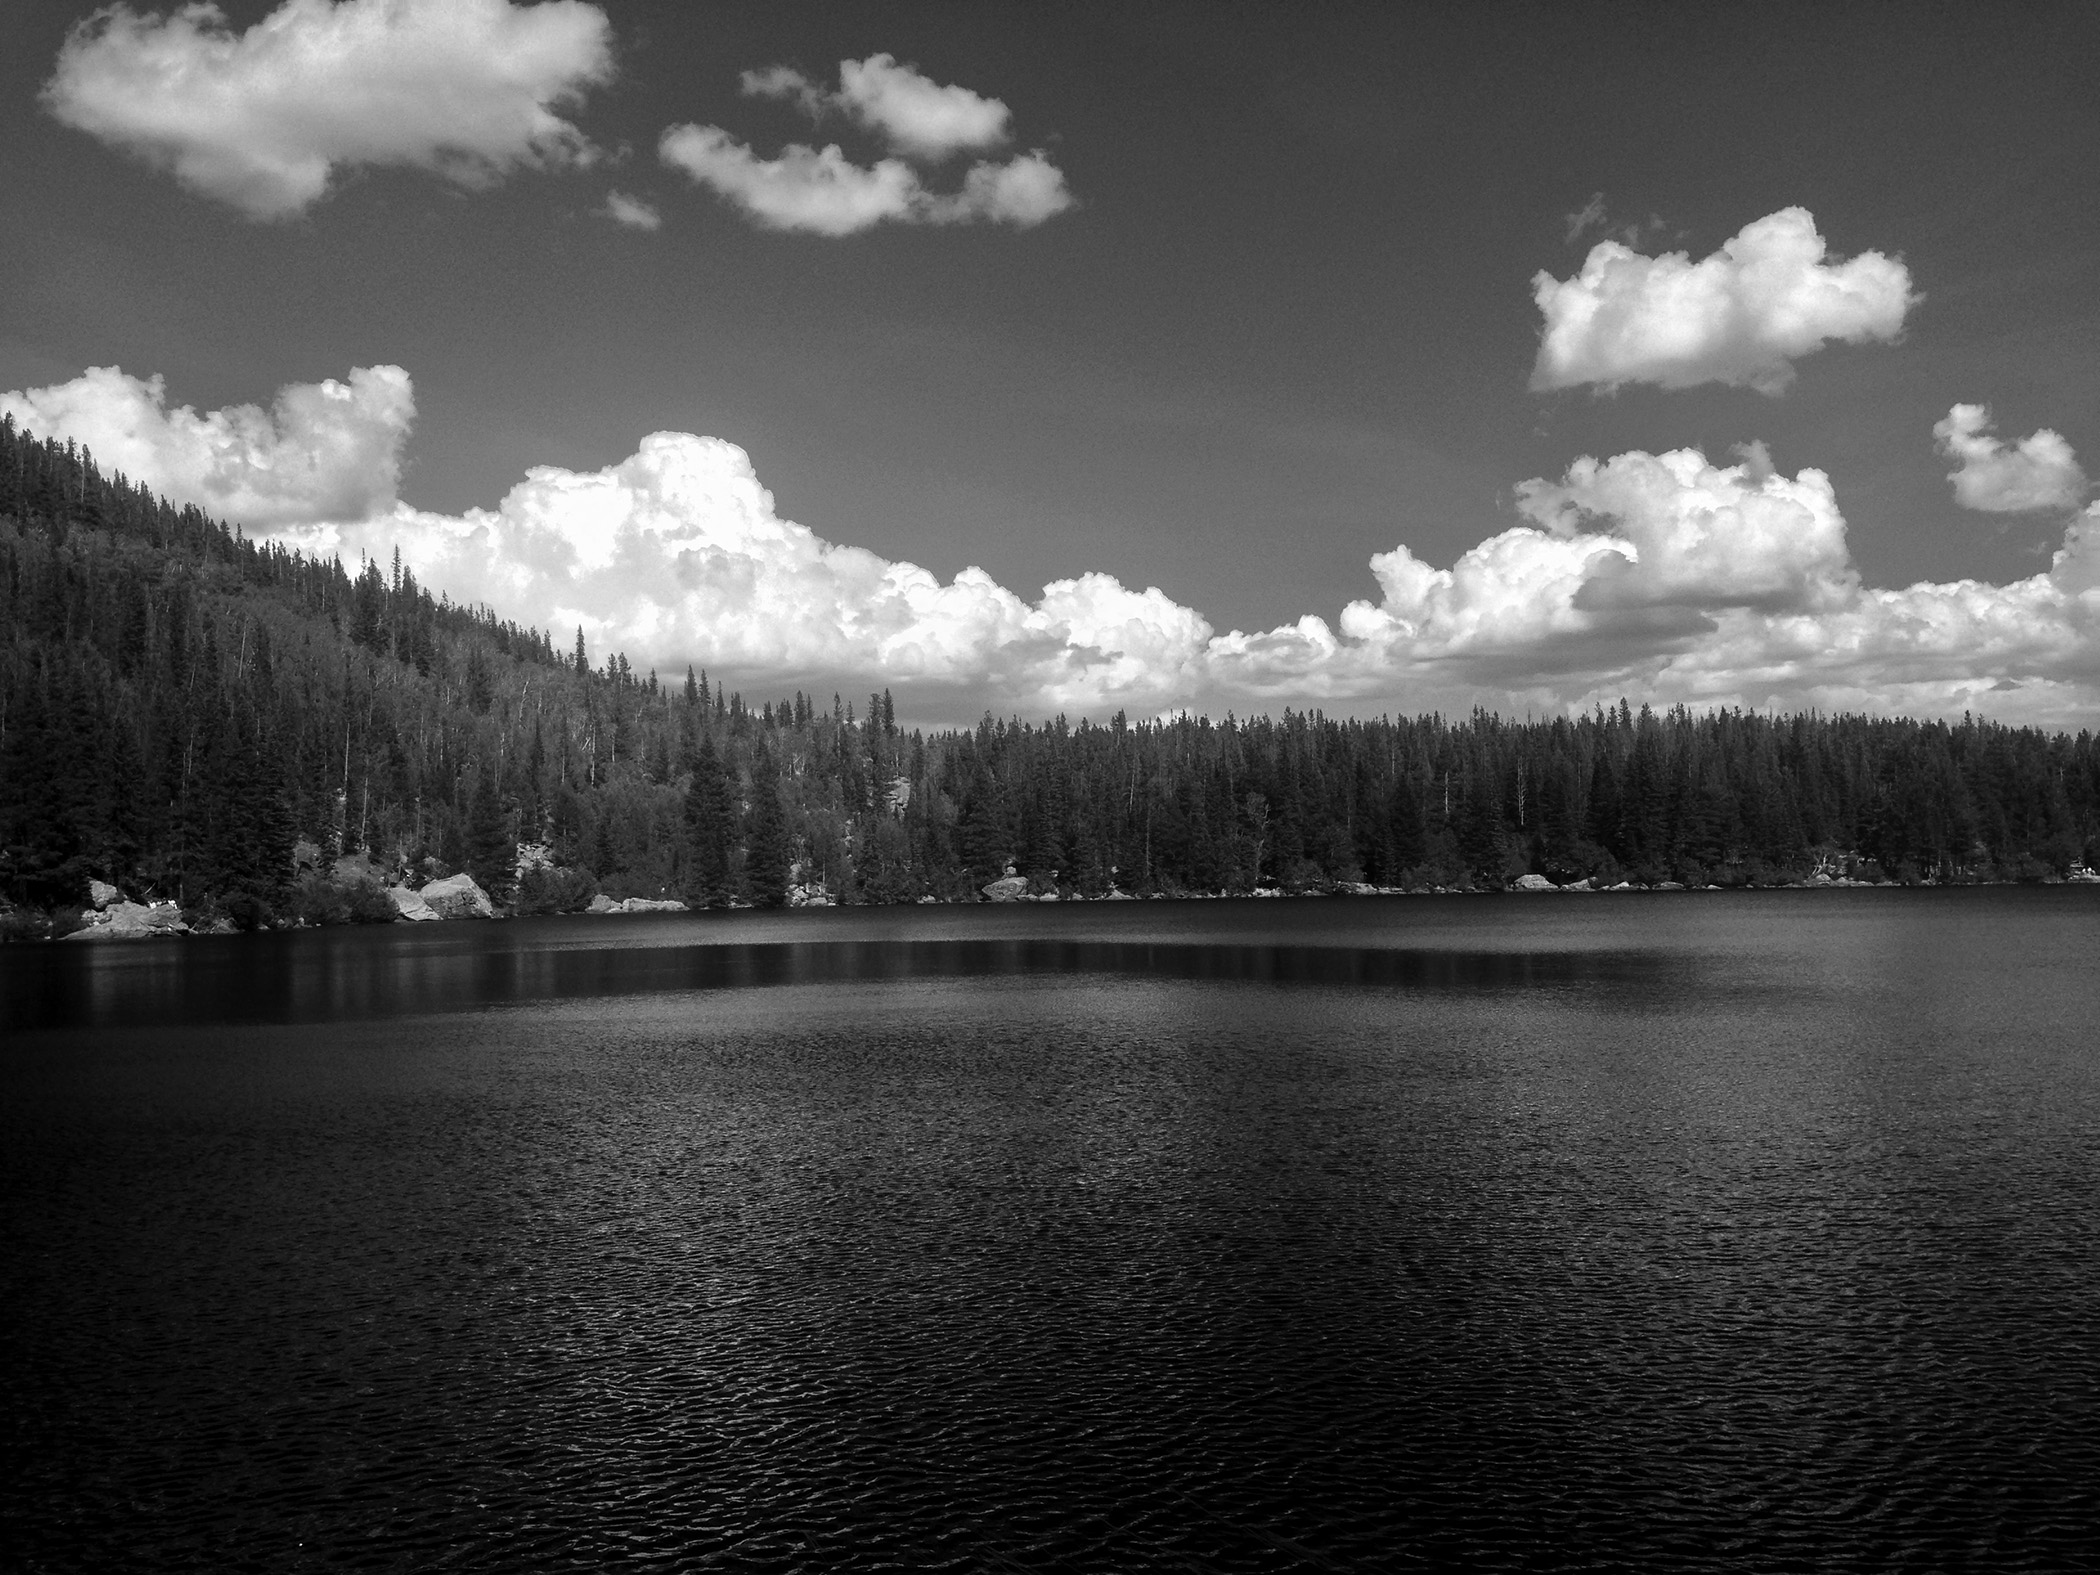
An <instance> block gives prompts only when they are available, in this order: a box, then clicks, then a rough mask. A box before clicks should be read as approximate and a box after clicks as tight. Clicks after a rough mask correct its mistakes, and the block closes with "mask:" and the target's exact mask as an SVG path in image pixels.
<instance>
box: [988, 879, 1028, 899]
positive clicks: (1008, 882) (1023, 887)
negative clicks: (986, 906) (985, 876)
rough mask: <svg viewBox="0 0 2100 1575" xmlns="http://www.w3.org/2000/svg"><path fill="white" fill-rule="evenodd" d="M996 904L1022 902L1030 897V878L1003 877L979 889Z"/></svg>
mask: <svg viewBox="0 0 2100 1575" xmlns="http://www.w3.org/2000/svg"><path fill="white" fill-rule="evenodd" d="M979 889H980V890H981V891H982V892H983V893H984V894H985V895H986V896H987V897H989V898H991V899H992V901H994V902H1022V901H1025V900H1026V899H1027V896H1028V877H1027V876H1025V875H1002V876H1000V877H999V879H997V880H995V881H990V882H987V883H986V884H985V885H984V886H982V887H980V888H979Z"/></svg>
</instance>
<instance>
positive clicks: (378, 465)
mask: <svg viewBox="0 0 2100 1575" xmlns="http://www.w3.org/2000/svg"><path fill="white" fill-rule="evenodd" d="M0 409H4V410H6V411H7V413H9V414H11V415H12V416H14V418H15V419H16V421H17V422H19V423H21V424H22V425H24V426H27V427H29V428H30V429H31V430H33V431H37V432H39V433H40V434H48V435H57V436H61V437H65V436H72V437H76V438H77V439H78V440H79V441H82V442H85V443H88V444H89V445H90V446H91V447H92V448H93V449H94V450H95V453H96V456H97V458H98V459H99V460H100V461H101V462H102V463H103V464H105V465H114V466H117V467H119V468H123V469H125V470H126V471H128V472H129V473H131V474H132V475H133V476H134V477H135V478H137V479H140V480H143V481H145V482H147V483H149V484H150V485H153V486H156V487H159V488H161V489H163V490H165V491H167V492H169V493H170V494H172V495H174V496H176V497H178V498H181V499H183V500H186V501H195V502H197V503H199V504H200V505H201V506H203V507H206V508H208V509H210V510H212V511H213V512H215V513H221V514H224V515H226V516H229V517H233V518H241V519H245V520H247V521H249V522H251V523H256V524H273V525H274V531H275V534H276V535H277V537H278V538H279V539H281V540H283V541H285V542H287V543H288V544H290V545H295V546H300V547H303V548H306V549H309V550H314V551H319V552H322V553H328V552H339V553H341V554H343V555H344V556H345V557H346V558H348V559H353V560H354V558H355V557H356V555H357V554H358V553H359V552H360V551H362V552H365V553H369V554H371V555H372V556H374V557H378V558H384V557H386V556H387V555H388V554H389V553H390V552H391V551H392V550H393V548H395V547H396V546H398V547H399V548H400V549H401V551H402V553H403V555H404V557H405V558H406V559H407V560H408V561H409V562H410V563H411V564H412V565H413V566H414V568H415V570H416V572H417V575H418V576H419V578H421V579H423V580H424V582H425V583H426V584H429V585H430V586H432V587H433V589H441V590H444V591H447V592H449V593H450V594H451V595H452V596H453V597H454V598H455V599H457V600H461V601H476V602H486V603H487V604H489V605H490V606H493V607H495V608H498V609H500V610H501V611H502V612H503V613H504V614H505V615H506V616H509V617H515V618H518V619H520V620H522V621H525V622H529V623H535V624H538V625H540V626H542V627H545V628H549V629H552V630H554V631H557V632H558V633H560V634H563V635H566V633H567V631H569V630H571V629H573V628H575V627H577V626H579V625H580V626H581V627H582V628H583V629H584V631H585V634H586V636H587V638H588V640H589V642H590V644H591V647H592V649H593V650H595V651H599V652H605V651H610V650H623V651H625V652H626V653H627V654H628V656H629V658H630V659H631V660H634V661H636V662H638V663H640V664H642V665H645V666H649V665H653V666H656V667H658V668H662V669H666V670H671V671H675V670H677V669H678V668H679V667H682V666H683V665H684V664H685V663H686V662H694V663H697V664H700V665H703V666H705V667H707V668H709V669H711V670H712V671H713V672H715V673H716V674H718V675H721V676H725V677H729V678H731V679H732V680H733V681H735V682H737V683H739V684H741V685H743V686H744V687H746V688H748V689H752V690H756V691H760V692H764V691H768V690H779V689H784V688H788V687H807V686H810V685H812V684H816V685H820V686H830V687H838V688H842V689H858V688H860V687H863V686H869V687H874V686H882V685H888V686H892V687H894V688H896V689H897V690H898V693H899V696H900V699H901V700H904V701H905V702H906V703H907V708H908V709H909V711H910V713H911V714H912V715H914V716H917V717H920V718H924V719H941V720H948V721H968V720H970V719H973V718H974V717H976V716H977V715H979V714H981V712H982V711H983V710H984V709H986V708H988V707H989V708H993V709H997V710H999V711H1002V712H1018V713H1021V714H1026V715H1048V714H1051V713H1053V712H1058V711H1062V712H1065V713H1067V714H1069V715H1073V716H1079V715H1093V716H1105V715H1107V714H1109V713H1111V712H1113V711H1116V710H1118V709H1123V710H1128V711H1130V712H1131V713H1133V714H1137V715H1144V714H1148V713H1157V712H1162V711H1169V710H1173V709H1177V708H1181V707H1188V708H1192V709H1197V710H1207V711H1210V712H1212V713H1219V712H1223V711H1224V710H1226V709H1228V708H1233V709H1239V710H1242V711H1244V710H1248V709H1258V708H1264V707H1269V708H1273V707H1275V706H1278V705H1292V706H1309V705H1319V706H1323V707H1326V708H1328V709H1330V710H1335V711H1346V712H1355V713H1375V712H1379V711H1393V712H1408V713H1411V712H1415V711H1422V710H1429V709H1433V708H1441V709H1445V710H1459V711H1463V710H1465V709H1467V708H1469V707H1471V706H1473V705H1476V704H1479V705H1486V706H1489V707H1492V708H1496V709H1499V710H1502V711H1504V712H1511V711H1523V710H1525V709H1527V708H1529V709H1534V710H1546V711H1553V710H1560V709H1567V708H1576V709H1586V708H1587V707H1588V706H1589V705H1591V704H1593V703H1596V702H1599V701H1603V702H1615V701H1616V700H1617V699H1618V698H1619V697H1620V696H1621V695H1625V696H1629V697H1632V698H1634V699H1636V700H1647V701H1652V702H1654V703H1657V704H1672V703H1676V702H1679V701H1682V702H1685V703H1687V704H1691V705H1695V706H1707V705H1725V706H1747V707H1757V708H1765V707H1780V708H1787V709H1794V708H1800V707H1806V706H1818V707H1822V708H1825V709H1854V710H1872V711H1880V712H1902V713H1909V714H1922V715H1959V714H1960V713H1961V712H1963V711H1965V710H1974V711H1976V712H1978V713H1979V714H1987V715H1993V716H1998V717H2002V718H2005V719H2007V720H2024V721H2033V722H2039V723H2043V724H2047V725H2054V726H2069V727H2091V726H2094V725H2096V723H2100V506H2095V507H2091V508H2088V509H2086V510H2085V511H2084V512H2083V513H2081V514H2079V515H2077V516H2076V517H2074V518H2073V519H2072V521H2071V522H2070V524H2069V525H2068V527H2067V528H2066V531H2065V534H2064V538H2063V542H2062V546H2061V548H2060V550H2059V551H2058V552H2057V553H2056V555H2055V558H2054V560H2053V561H2052V563H2051V565H2050V567H2049V568H2048V570H2047V571H2046V572H2043V573H2039V574H2035V575H2032V576H2029V577H2028V578H2026V579H2022V580H2017V581H2014V582H2012V583H2010V584H2003V585H1999V584H1991V583H1987V582H1984V581H1979V580H1957V581H1953V582H1949V583H1921V584H1916V585H1910V586H1906V587H1900V588H1881V587H1872V586H1868V585H1865V584H1863V583H1862V580H1861V577H1860V575H1859V572H1858V570H1857V568H1856V566H1855V565H1854V563H1853V561H1852V558H1851V554H1850V551H1849V548H1848V546H1847V542H1846V531H1845V521H1844V516H1843V514H1842V512H1841V510H1840V508H1839V503H1838V492H1837V488H1836V487H1835V486H1834V484H1833V483H1832V481H1831V478H1830V477H1828V476H1827V475H1825V474H1824V473H1822V472H1821V471H1818V470H1813V469H1803V470H1801V471H1799V472H1797V473H1796V474H1793V475H1788V474H1786V473H1785V472H1784V471H1783V470H1782V469H1781V468H1779V467H1778V466H1777V465H1775V464H1774V463H1773V461H1772V458H1771V456H1769V455H1768V454H1766V453H1765V451H1764V450H1763V449H1762V448H1761V447H1758V446H1757V445H1751V446H1750V447H1748V448H1747V449H1745V450H1742V451H1740V457H1739V458H1738V459H1737V461H1736V462H1734V463H1726V464H1724V463H1717V462H1715V461H1713V460H1710V459H1708V458H1707V457H1706V456H1705V455H1704V454H1702V453H1700V452H1698V451H1697V450H1693V449H1679V450H1674V451H1671V452H1667V453H1661V454H1650V453H1643V452H1639V451H1635V452H1629V453H1623V454H1618V455H1614V456H1611V457H1609V458H1606V459H1594V458H1584V459H1579V460H1577V461H1576V462H1575V463H1573V464H1572V465H1570V466H1569V467H1568V468H1567V470H1566V471H1565V472H1564V473H1563V474H1562V475H1560V476H1557V477H1540V478H1536V479H1533V480H1531V481H1527V482H1524V483H1522V484H1521V485H1519V486H1518V487H1517V488H1516V492H1515V498H1516V513H1517V519H1516V522H1515V523H1513V524H1512V525H1510V526H1509V528H1507V529H1505V530H1503V531H1500V532H1498V533H1497V534H1496V535H1494V536H1491V537H1490V538H1488V539H1487V540H1485V541H1482V542H1480V543H1478V544H1476V545H1475V546H1473V547H1471V548H1469V549H1468V550H1466V551H1465V552H1463V553H1461V554H1459V556H1458V557H1457V559H1456V561H1454V562H1453V563H1452V564H1451V565H1450V566H1449V567H1439V566H1437V565H1435V564H1433V563H1429V562H1426V561H1424V560H1423V559H1422V558H1420V557H1418V556H1417V555H1416V554H1415V553H1414V552H1413V551H1411V550H1410V549H1409V548H1408V547H1407V546H1406V545H1405V544H1404V543H1402V544H1399V545H1396V546H1394V547H1393V548H1392V549H1391V550H1390V551H1387V552H1381V553H1379V554H1377V555H1376V556H1374V557H1373V558H1372V559H1371V562H1370V570H1371V577H1372V581H1373V584H1374V586H1375V595H1371V596H1365V597H1363V598H1361V599H1358V600H1356V601H1352V602H1350V603H1349V604H1348V605H1347V606H1345V607H1344V608H1342V609H1341V611H1340V614H1339V617H1338V618H1336V619H1335V620H1333V621H1332V622H1330V621H1329V620H1328V619H1327V618H1325V617H1322V616H1320V615H1318V614H1312V613H1307V614H1304V615H1302V616H1299V617H1297V618H1295V619H1293V620H1291V621H1289V622H1285V623H1281V624H1278V625H1276V626H1275V627H1273V628H1269V629H1266V630H1256V631H1254V632H1247V631H1244V630H1239V629H1233V630H1228V631H1226V632H1223V633H1221V632H1219V631H1218V630H1217V629H1216V628H1215V627H1214V626H1213V624H1212V623H1211V622H1210V620H1208V619H1207V618H1205V617H1204V616H1203V615H1202V613H1200V612H1199V611H1197V610H1196V609H1194V608H1192V607H1188V606H1186V605H1183V604H1181V603H1179V602H1177V601H1176V600H1174V599H1173V598H1172V597H1171V596H1169V595H1168V594H1167V593H1166V592H1165V591H1163V590H1161V589H1158V588H1156V587H1148V588H1146V589H1144V590H1142V591H1140V590H1134V589H1132V588H1130V587H1128V586H1125V585H1123V584H1122V583H1120V582H1119V581H1118V580H1116V579H1115V578H1114V577H1113V576H1110V575H1106V574H1100V573H1079V574H1074V575H1072V576H1071V577H1069V578H1061V579H1058V580H1055V581H1053V582H1051V583H1050V584H1048V585H1046V586H1044V587H1043V588H1042V591H1041V593H1040V594H1039V595H1037V596H1035V597H1034V598H1033V599H1030V598H1028V597H1025V596H1023V595H1020V594H1017V593H1016V592H1014V591H1012V590H1010V589H1008V588H1007V587H1005V586H1003V585H1001V584H999V583H998V582H997V581H996V580H995V579H993V578H992V576H991V575H989V574H987V573H986V572H985V571H984V570H982V569H979V568H968V569H965V570H963V571H962V572H961V573H959V574H957V575H955V576H954V577H953V578H952V579H947V580H943V579H942V578H940V577H939V576H938V575H936V574H934V573H932V572H931V571H929V570H927V569H924V568H922V567H920V566H918V565H916V564H912V563H908V562H898V561H892V560H890V559H886V558H883V557H881V556H878V555H877V554H875V553H872V552H869V551H866V550H865V549H862V548H859V547H855V546H851V545H846V544H842V543H838V542H834V541H830V540H827V539H825V538H824V537H822V536H820V535H818V534H817V533H816V532H815V531H812V530H811V529H809V528H808V527H807V526H804V525H801V524H797V523H796V522H794V521H792V520H786V519H782V518H781V517H780V515H779V513H778V512H777V510H776V508H775V506H774V501H773V497H772V495H771V493H770V492H768V491H767V490H766V488H765V487H764V486H763V485H762V484H761V482H760V480H759V478H758V476H757V474H756V473H755V471H754V469H753V467H752V464H751V461H750V459H749V457H748V456H747V455H746V454H745V453H744V452H743V450H741V449H739V448H737V447H735V446H734V445H732V444H729V443H726V442H723V441H721V440H719V439H716V438H709V437H698V436H694V435H692V434H690V433H681V432H658V433H655V434H653V435H651V436H649V437H648V438H645V439H644V440H643V441H642V443H641V445H640V447H639V448H638V449H637V450H636V451H635V452H634V453H633V454H632V455H630V456H628V457H627V458H626V459H623V460H621V461H620V462H618V463H617V464H612V465H608V466H606V467H604V468H603V469H600V470H592V471H574V470H567V469H560V468H555V467H551V466H549V467H541V468H537V469H534V470H531V471H529V472H528V473H527V474H526V475H525V477H524V479H523V480H521V481H520V482H519V483H518V484H517V485H516V486H515V487H513V488H512V489H511V491H510V492H509V494H508V495H507V496H505V497H504V498H503V500H502V501H501V502H500V503H499V504H498V505H497V506H496V507H494V508H492V509H471V510H468V511H467V512H466V513H465V514H461V515H446V514H438V513H433V512H429V511H425V510H420V509H416V508H414V507H412V506H410V505H409V504H407V503H404V502H400V501H398V500H397V499H396V496H395V486H396V480H397V477H398V473H399V449H400V444H401V440H402V437H403V434H404V433H405V432H406V430H407V427H408V423H409V421H410V420H411V418H412V416H413V414H414V403H413V399H412V396H411V391H410V387H409V382H408V378H407V375H406V374H405V373H403V372H401V371H400V370H399V369H398V368H394V367H375V368H370V369H362V370H359V371H356V372H353V373H352V374H351V376H350V377H349V379H348V380H347V381H345V382H342V383H336V382H326V383H320V384H305V385H295V386H294V387H292V388H288V389H286V390H284V391H283V392H282V393H281V394H280V395H279V396H278V400H277V404H276V408H275V409H274V411H272V412H270V413H265V412H263V411H261V410H259V409H257V408H255V407H252V406H243V407H236V408H234V409H231V410H222V411H213V412H209V413H206V414H198V413H197V412H195V411H192V410H190V409H188V408H186V407H185V408H179V409H174V410H170V409H169V408H168V407H167V404H166V400H165V397H164V394H163V390H162V387H161V385H160V382H159V380H158V379H153V380H149V381H146V382H140V381H139V380H137V379H134V378H129V377H126V376H124V375H123V374H122V373H120V372H117V371H115V370H114V369H96V370H91V371H90V372H88V373H86V374H84V375H83V376H82V377H80V378H77V379H75V380H74V381H73V382H71V383H67V384H62V385H58V386H57V387H55V388H51V389H33V390H29V391H28V392H26V393H18V394H9V395H5V396H0Z"/></svg>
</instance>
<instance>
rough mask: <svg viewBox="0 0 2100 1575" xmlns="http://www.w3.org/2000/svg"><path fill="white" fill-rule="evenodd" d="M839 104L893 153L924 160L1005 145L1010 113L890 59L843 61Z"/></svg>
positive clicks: (997, 103) (992, 100)
mask: <svg viewBox="0 0 2100 1575" xmlns="http://www.w3.org/2000/svg"><path fill="white" fill-rule="evenodd" d="M837 102H838V103H839V104H841V105H842V106H844V108H845V109H846V112H847V113H848V114H850V115H852V116H853V118H854V119H855V120H857V121H859V122H860V123H861V124H862V125H864V126H866V127H867V128H868V129H869V130H871V131H874V132H877V133H878V134H880V135H881V136H882V137H883V138H884V139H885V140H886V141H887V142H888V143H889V144H890V146H891V147H893V148H896V149H898V150H899V151H900V152H904V153H910V154H914V155H916V156H917V157H919V158H922V159H944V158H947V157H948V156H949V155H950V154H952V153H960V152H962V151H963V150H964V149H966V148H989V147H996V146H997V145H998V144H999V143H1002V142H1004V141H1005V140H1006V121H1007V109H1006V106H1005V105H1004V104H1002V103H1001V102H1000V101H999V100H998V99H995V98H983V97H980V96H979V95H978V94H975V93H972V92H971V91H970V90H969V89H968V88H966V87H957V86H955V85H954V84H952V83H951V84H949V85H947V86H945V87H944V86H942V85H941V84H940V83H938V82H935V81H934V80H933V79H932V78H931V77H929V76H926V75H924V74H923V73H921V72H920V71H919V70H918V69H917V68H915V67H913V66H900V65H898V64H897V61H896V57H894V56H892V55H870V56H868V58H867V59H865V60H842V61H840V62H839V91H838V98H837Z"/></svg>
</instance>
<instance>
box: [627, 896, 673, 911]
mask: <svg viewBox="0 0 2100 1575" xmlns="http://www.w3.org/2000/svg"><path fill="white" fill-rule="evenodd" d="M618 911H619V912H621V913H684V912H685V911H686V906H685V904H684V903H682V902H680V901H679V900H678V899H677V898H676V897H629V898H628V899H627V900H626V901H625V902H623V903H621V904H619V907H618Z"/></svg>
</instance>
